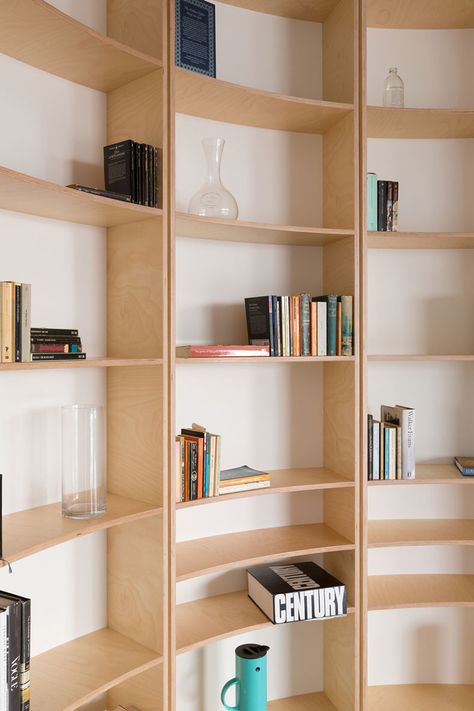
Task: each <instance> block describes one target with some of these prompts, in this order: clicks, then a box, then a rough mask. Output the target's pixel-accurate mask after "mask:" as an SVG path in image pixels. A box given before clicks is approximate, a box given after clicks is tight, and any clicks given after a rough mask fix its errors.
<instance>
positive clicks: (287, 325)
mask: <svg viewBox="0 0 474 711" xmlns="http://www.w3.org/2000/svg"><path fill="white" fill-rule="evenodd" d="M285 334H286V355H287V357H288V358H289V357H290V355H291V348H290V297H289V296H285Z"/></svg>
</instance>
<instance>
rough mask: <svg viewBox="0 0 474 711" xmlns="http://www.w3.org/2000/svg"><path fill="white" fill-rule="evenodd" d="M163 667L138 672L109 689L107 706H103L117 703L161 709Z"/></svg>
mask: <svg viewBox="0 0 474 711" xmlns="http://www.w3.org/2000/svg"><path fill="white" fill-rule="evenodd" d="M162 699H163V667H162V666H161V665H160V666H158V667H156V668H155V669H150V670H149V671H146V672H144V673H143V674H139V675H138V676H135V677H133V678H132V679H129V680H128V681H125V682H124V683H123V684H119V685H118V686H115V687H114V688H113V689H111V690H110V691H109V693H108V696H107V704H108V705H107V706H102V708H101V709H100V711H104V708H108V709H111V710H112V709H115V708H117V706H118V705H119V704H122V705H123V706H125V707H126V708H128V706H129V705H130V706H132V705H133V706H136V708H137V709H140V711H163V708H164V707H163V701H162Z"/></svg>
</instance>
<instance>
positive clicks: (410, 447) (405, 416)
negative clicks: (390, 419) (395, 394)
mask: <svg viewBox="0 0 474 711" xmlns="http://www.w3.org/2000/svg"><path fill="white" fill-rule="evenodd" d="M401 425H402V479H414V478H415V410H410V409H407V410H402V420H401Z"/></svg>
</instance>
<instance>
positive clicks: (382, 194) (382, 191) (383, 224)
mask: <svg viewBox="0 0 474 711" xmlns="http://www.w3.org/2000/svg"><path fill="white" fill-rule="evenodd" d="M377 229H378V231H379V232H386V231H387V181H386V180H378V181H377Z"/></svg>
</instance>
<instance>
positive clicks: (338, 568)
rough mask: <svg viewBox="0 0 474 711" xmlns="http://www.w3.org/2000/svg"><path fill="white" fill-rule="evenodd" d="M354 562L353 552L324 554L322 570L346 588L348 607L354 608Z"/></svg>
mask: <svg viewBox="0 0 474 711" xmlns="http://www.w3.org/2000/svg"><path fill="white" fill-rule="evenodd" d="M356 560H357V559H356V555H355V552H354V551H340V552H338V553H325V554H324V563H323V567H324V569H325V570H327V571H328V573H331V575H334V576H335V577H336V578H337V579H338V580H340V581H341V582H343V583H344V585H345V586H346V593H347V606H348V607H352V606H354V604H355V602H356V576H355V572H356V567H355V566H356Z"/></svg>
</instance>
